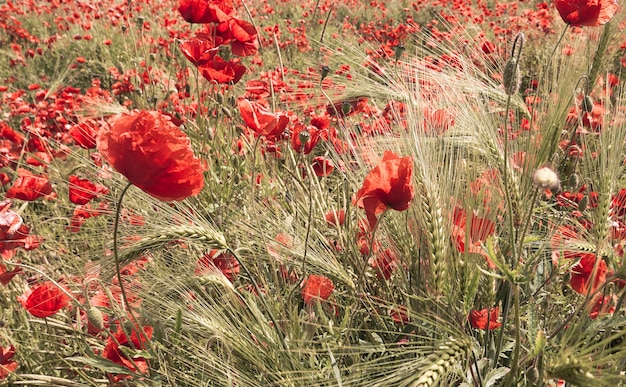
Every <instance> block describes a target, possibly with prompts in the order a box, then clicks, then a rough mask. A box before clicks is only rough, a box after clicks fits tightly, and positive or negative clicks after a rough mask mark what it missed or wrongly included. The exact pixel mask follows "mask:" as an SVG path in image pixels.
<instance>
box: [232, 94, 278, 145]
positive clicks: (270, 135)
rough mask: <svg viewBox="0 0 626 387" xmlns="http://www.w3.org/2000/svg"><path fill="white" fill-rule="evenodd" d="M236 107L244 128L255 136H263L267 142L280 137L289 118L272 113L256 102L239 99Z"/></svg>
mask: <svg viewBox="0 0 626 387" xmlns="http://www.w3.org/2000/svg"><path fill="white" fill-rule="evenodd" d="M237 106H238V107H239V112H240V113H241V117H242V118H243V121H244V122H245V123H246V126H247V127H248V128H250V129H252V130H253V131H254V132H255V133H256V135H257V136H265V138H267V139H268V140H272V139H275V138H277V137H280V136H281V135H282V134H283V132H284V131H285V128H287V124H288V123H289V117H287V115H286V114H284V113H272V112H270V111H269V109H267V108H266V107H265V106H263V105H261V104H260V103H258V102H250V101H248V100H247V99H245V98H239V99H238V100H237Z"/></svg>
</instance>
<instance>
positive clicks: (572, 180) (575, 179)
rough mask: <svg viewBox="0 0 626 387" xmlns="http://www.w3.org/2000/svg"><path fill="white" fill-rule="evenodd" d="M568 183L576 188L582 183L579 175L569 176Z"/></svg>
mask: <svg viewBox="0 0 626 387" xmlns="http://www.w3.org/2000/svg"><path fill="white" fill-rule="evenodd" d="M567 183H568V184H569V186H570V187H572V188H576V187H578V184H579V183H580V177H578V175H577V174H575V173H572V174H571V175H570V176H569V180H568V182H567Z"/></svg>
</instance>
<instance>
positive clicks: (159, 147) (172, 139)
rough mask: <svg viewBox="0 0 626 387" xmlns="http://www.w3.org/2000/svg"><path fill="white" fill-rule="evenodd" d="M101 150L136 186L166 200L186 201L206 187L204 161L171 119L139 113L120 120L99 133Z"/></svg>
mask: <svg viewBox="0 0 626 387" xmlns="http://www.w3.org/2000/svg"><path fill="white" fill-rule="evenodd" d="M97 143H98V150H99V151H100V153H102V155H103V156H104V158H105V159H106V160H107V161H108V162H109V164H110V165H111V166H112V167H113V168H115V169H116V170H117V171H118V172H119V173H121V174H122V175H124V176H126V178H127V179H128V180H129V181H130V182H131V183H132V184H134V185H135V186H137V187H139V188H140V189H142V190H143V191H145V192H146V193H148V194H149V195H151V196H153V197H155V198H157V199H160V200H165V201H172V200H183V199H185V198H187V197H189V196H193V195H196V194H198V193H199V192H200V191H201V190H202V187H204V174H203V168H202V165H201V164H200V160H199V159H198V158H196V157H195V156H194V154H193V151H192V150H191V143H190V141H189V138H188V137H187V135H186V134H185V133H183V132H182V131H181V130H180V129H178V127H176V125H174V124H173V123H172V122H171V120H170V119H169V117H167V116H166V115H164V114H161V113H159V112H156V111H139V112H133V113H131V114H128V115H122V116H120V117H117V119H115V120H114V121H113V123H112V124H111V125H110V128H109V127H103V128H101V130H100V131H99V132H98V138H97Z"/></svg>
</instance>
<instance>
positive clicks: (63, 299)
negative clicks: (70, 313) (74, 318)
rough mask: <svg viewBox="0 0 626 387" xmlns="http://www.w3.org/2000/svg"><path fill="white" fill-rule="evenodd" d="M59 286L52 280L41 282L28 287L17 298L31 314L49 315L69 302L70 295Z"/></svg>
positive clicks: (38, 315)
mask: <svg viewBox="0 0 626 387" xmlns="http://www.w3.org/2000/svg"><path fill="white" fill-rule="evenodd" d="M59 286H60V285H57V284H55V283H54V282H50V281H48V282H43V283H41V284H39V285H36V286H35V287H34V288H31V289H28V290H27V291H26V292H25V293H24V294H22V295H21V296H19V297H18V298H17V300H18V301H19V302H20V303H21V304H22V306H23V307H24V308H26V310H27V311H28V312H29V313H30V314H32V315H33V316H35V317H42V318H43V317H49V316H52V315H53V314H56V313H57V312H58V311H59V310H61V309H63V308H65V307H66V306H67V304H68V303H69V302H70V297H69V296H68V295H67V294H66V292H65V291H64V290H62V289H61V288H59Z"/></svg>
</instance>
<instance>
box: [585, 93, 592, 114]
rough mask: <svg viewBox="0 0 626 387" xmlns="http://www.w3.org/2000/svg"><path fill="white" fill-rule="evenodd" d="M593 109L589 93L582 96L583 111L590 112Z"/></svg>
mask: <svg viewBox="0 0 626 387" xmlns="http://www.w3.org/2000/svg"><path fill="white" fill-rule="evenodd" d="M592 110H593V98H591V96H590V95H585V98H583V112H585V113H590V112H591V111H592Z"/></svg>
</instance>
